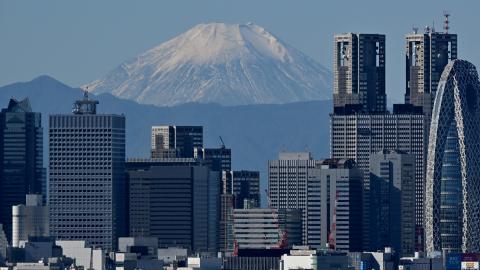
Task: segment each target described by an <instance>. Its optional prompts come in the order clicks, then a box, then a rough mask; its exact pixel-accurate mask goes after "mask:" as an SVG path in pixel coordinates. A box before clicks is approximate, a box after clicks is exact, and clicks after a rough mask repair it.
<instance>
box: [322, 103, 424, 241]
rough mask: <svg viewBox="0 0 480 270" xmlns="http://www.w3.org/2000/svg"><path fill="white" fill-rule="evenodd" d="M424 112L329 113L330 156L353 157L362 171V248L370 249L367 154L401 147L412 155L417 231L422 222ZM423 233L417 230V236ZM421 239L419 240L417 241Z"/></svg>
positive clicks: (368, 157)
mask: <svg viewBox="0 0 480 270" xmlns="http://www.w3.org/2000/svg"><path fill="white" fill-rule="evenodd" d="M424 126H425V123H424V115H423V114H421V113H413V112H411V113H408V112H407V111H400V112H395V113H392V114H390V113H385V114H349V115H338V114H333V115H331V134H330V139H331V142H330V146H331V156H332V158H345V159H353V160H355V161H356V162H357V164H358V167H359V168H360V169H361V170H362V171H363V174H364V180H363V186H364V188H363V189H364V196H363V204H364V210H365V211H364V222H363V227H364V249H365V250H368V249H370V248H371V246H370V244H369V242H370V237H369V231H368V228H370V216H369V213H368V212H369V211H368V210H369V209H370V207H371V206H370V174H369V170H370V168H369V160H370V154H372V153H376V152H378V151H382V150H384V149H388V150H395V149H397V150H401V151H405V152H407V153H408V154H412V155H413V156H414V157H415V164H416V166H415V222H416V224H417V230H421V228H422V224H423V212H424V209H423V203H424V190H425V181H424V177H425V159H426V157H425V146H424V144H425V141H424V132H425V129H424ZM421 235H423V232H418V235H417V236H421ZM420 242H421V241H420Z"/></svg>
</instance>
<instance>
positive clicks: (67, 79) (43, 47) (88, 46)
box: [0, 0, 480, 102]
mask: <svg viewBox="0 0 480 270" xmlns="http://www.w3.org/2000/svg"><path fill="white" fill-rule="evenodd" d="M444 10H448V11H449V12H450V13H451V14H452V16H451V32H454V33H457V34H458V35H459V46H458V47H459V57H460V58H463V59H467V60H469V61H471V62H473V63H474V64H476V65H480V53H479V48H480V46H479V45H478V44H480V35H479V25H480V15H479V13H478V11H479V10H480V2H479V1H463V0H457V1H453V0H450V1H444V0H429V1H421V0H417V1H413V0H406V1H388V0H383V1H380V0H361V1H359V0H344V1H324V0H316V1H313V0H312V1H310V0H295V1H294V0H290V1H287V0H241V1H240V0H237V1H230V0H195V1H194V0H192V1H186V0H172V1H169V0H155V1H153V0H141V1H118V0H117V1H113V0H112V1H107V0H102V1H93V0H83V1H69V0H57V1H50V0H44V1H22V0H12V1H6V0H0V85H5V84H8V83H12V82H17V81H28V80H31V79H33V78H34V77H37V76H39V75H42V74H48V75H51V76H53V77H55V78H56V79H58V80H60V81H62V82H64V83H66V84H69V85H71V86H80V85H82V84H85V83H87V82H90V81H92V80H94V79H96V78H98V77H100V76H102V75H104V74H105V73H106V72H107V71H109V70H110V69H112V68H114V67H116V66H117V65H118V64H119V63H121V62H122V61H124V60H126V59H128V58H130V57H133V56H135V55H137V54H139V53H141V52H143V51H145V50H147V49H149V48H151V47H153V46H155V45H157V44H159V43H161V42H164V41H166V40H168V39H170V38H172V37H174V36H176V35H178V34H180V33H182V32H184V31H185V30H187V29H189V28H190V27H192V26H194V25H196V24H198V23H202V22H228V23H246V22H254V23H256V24H258V25H260V26H263V27H265V28H266V29H267V30H268V31H270V32H272V33H273V34H275V35H276V36H278V37H279V38H280V39H282V40H284V41H286V42H287V43H289V44H291V45H293V46H294V47H296V48H298V49H300V50H301V51H303V52H304V53H306V54H307V55H309V56H311V57H312V58H314V59H315V60H317V61H318V62H320V63H321V64H323V65H324V66H326V67H328V68H330V69H331V66H332V45H333V42H332V39H333V34H334V33H342V32H365V33H384V34H386V35H387V93H388V95H389V99H391V100H393V101H394V102H398V101H401V100H402V98H403V94H404V88H405V83H404V76H405V75H404V71H405V63H404V45H405V44H404V35H405V34H406V33H408V32H410V31H411V29H412V26H413V25H415V26H418V27H419V28H420V29H423V27H424V26H425V25H427V24H429V25H431V24H432V23H433V22H435V26H436V28H437V30H440V29H441V27H442V19H443V18H442V14H443V11H444Z"/></svg>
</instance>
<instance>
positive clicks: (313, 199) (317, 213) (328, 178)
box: [306, 159, 363, 252]
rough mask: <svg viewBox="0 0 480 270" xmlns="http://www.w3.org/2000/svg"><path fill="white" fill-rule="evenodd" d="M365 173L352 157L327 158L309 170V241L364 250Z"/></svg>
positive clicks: (346, 249) (319, 245)
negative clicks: (363, 183)
mask: <svg viewBox="0 0 480 270" xmlns="http://www.w3.org/2000/svg"><path fill="white" fill-rule="evenodd" d="M362 179H363V173H362V171H361V170H360V169H359V168H358V167H357V164H356V163H355V161H353V160H352V159H325V160H323V161H321V163H320V164H319V165H318V166H317V167H316V168H314V169H310V170H309V172H308V192H307V236H306V239H307V244H308V245H309V246H311V247H313V248H316V249H322V248H325V246H326V245H327V244H328V246H329V248H330V249H331V250H337V251H342V252H349V251H351V252H354V251H361V250H362Z"/></svg>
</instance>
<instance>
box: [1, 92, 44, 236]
mask: <svg viewBox="0 0 480 270" xmlns="http://www.w3.org/2000/svg"><path fill="white" fill-rule="evenodd" d="M45 182H46V180H45V169H44V168H43V128H42V123H41V115H40V113H37V112H32V108H31V107H30V102H29V101H28V99H24V100H22V101H18V100H15V99H10V102H9V103H8V107H7V108H5V109H2V111H1V113H0V223H2V224H3V228H4V230H5V234H6V235H7V239H8V241H12V206H14V205H18V204H24V203H25V195H26V194H29V193H32V194H42V193H43V195H45Z"/></svg>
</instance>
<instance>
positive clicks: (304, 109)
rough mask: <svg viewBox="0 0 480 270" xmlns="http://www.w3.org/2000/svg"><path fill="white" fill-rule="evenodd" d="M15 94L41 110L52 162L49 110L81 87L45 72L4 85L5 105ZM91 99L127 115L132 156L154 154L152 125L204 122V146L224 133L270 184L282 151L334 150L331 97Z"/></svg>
mask: <svg viewBox="0 0 480 270" xmlns="http://www.w3.org/2000/svg"><path fill="white" fill-rule="evenodd" d="M13 96H14V97H15V98H17V99H22V98H25V97H29V99H30V104H31V106H32V109H33V110H34V111H37V112H41V113H42V122H43V123H42V125H43V129H44V161H45V163H44V164H48V162H47V161H48V115H50V114H58V113H62V114H63V113H67V114H69V113H71V111H72V104H73V102H74V101H75V100H78V99H81V98H82V97H83V93H82V90H81V89H79V88H72V87H69V86H68V85H65V84H63V83H61V82H59V81H57V80H55V79H53V78H51V77H48V76H42V77H40V78H37V79H34V80H32V81H30V82H22V83H14V84H10V85H6V86H2V87H0V106H2V108H3V107H6V106H7V105H8V101H9V99H10V98H11V97H13ZM92 98H94V99H97V100H98V101H99V102H100V104H99V105H98V110H97V111H98V113H115V114H124V115H125V117H126V128H127V130H126V145H127V149H126V150H127V151H126V152H127V157H148V156H149V154H150V149H149V148H150V139H151V137H150V131H151V126H153V125H202V126H204V146H205V147H209V148H215V147H219V146H220V142H219V141H218V136H222V138H223V139H224V141H225V143H226V146H227V147H228V148H231V149H232V156H233V157H232V165H233V169H234V170H241V169H245V170H258V171H260V172H261V179H262V188H265V187H266V183H267V179H266V178H267V162H268V160H271V159H276V158H277V157H278V152H279V151H304V150H309V151H311V152H312V153H313V154H314V157H316V158H324V157H328V155H329V128H328V127H329V123H330V122H329V121H330V118H329V113H330V110H331V106H332V102H331V101H330V100H327V101H308V102H297V103H290V104H260V105H256V104H253V105H240V106H224V105H219V104H202V103H186V104H182V105H178V106H174V107H157V106H154V105H144V104H138V103H135V102H133V101H129V100H123V99H119V98H117V97H115V96H112V95H110V94H101V95H94V96H92ZM312 116H314V117H312ZM292 138H294V139H292ZM45 166H47V165H45Z"/></svg>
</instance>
